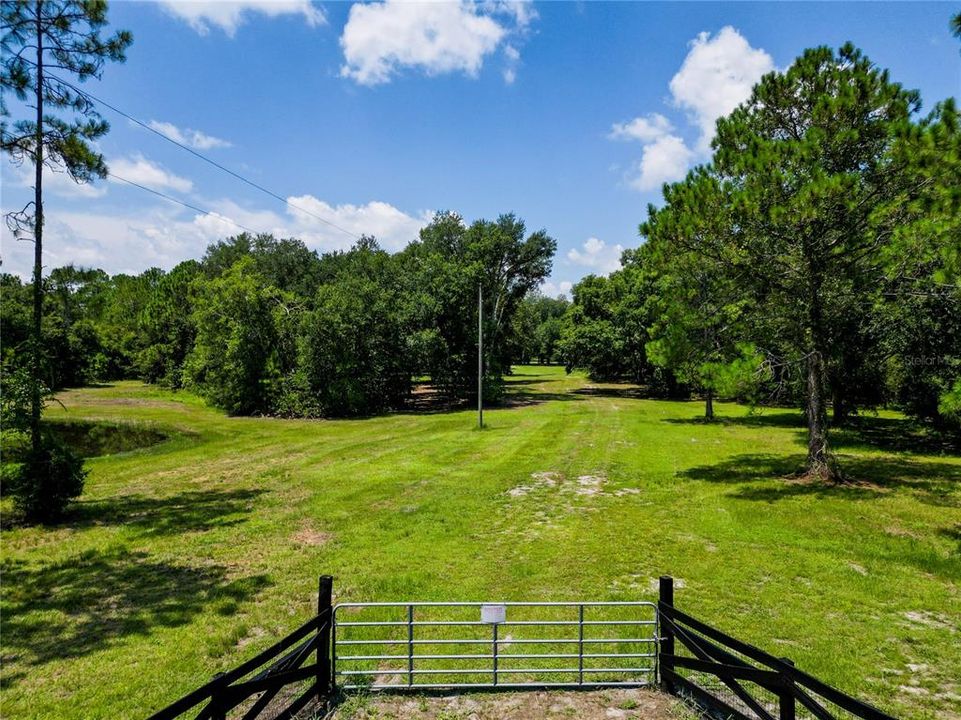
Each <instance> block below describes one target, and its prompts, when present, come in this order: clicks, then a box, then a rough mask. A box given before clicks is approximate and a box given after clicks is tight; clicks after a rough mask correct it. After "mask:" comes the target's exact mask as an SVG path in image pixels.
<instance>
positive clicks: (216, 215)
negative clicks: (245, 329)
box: [0, 190, 432, 277]
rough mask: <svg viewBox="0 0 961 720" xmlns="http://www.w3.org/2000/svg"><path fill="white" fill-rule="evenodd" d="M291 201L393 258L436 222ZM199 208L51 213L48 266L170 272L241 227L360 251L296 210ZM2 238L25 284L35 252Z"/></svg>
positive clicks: (390, 210) (217, 204)
mask: <svg viewBox="0 0 961 720" xmlns="http://www.w3.org/2000/svg"><path fill="white" fill-rule="evenodd" d="M132 192H136V190H133V191H132ZM138 198H139V195H138ZM289 200H290V201H291V202H294V203H295V204H297V205H298V206H300V207H303V208H305V209H307V210H309V211H311V212H313V213H316V214H319V215H321V216H323V217H326V218H328V219H329V220H330V221H331V222H334V223H336V224H337V225H339V226H340V227H343V228H345V229H347V230H349V231H351V232H353V233H356V234H358V235H360V234H362V233H367V234H372V235H374V236H375V237H376V238H377V239H378V241H379V242H380V244H381V246H382V247H384V248H385V249H388V250H399V249H401V248H403V247H404V246H405V245H407V243H409V242H410V241H411V240H415V239H416V238H417V235H418V232H419V231H420V229H421V228H422V227H423V226H424V225H426V224H427V223H428V222H429V221H430V218H431V215H432V213H429V212H422V213H419V214H418V215H416V216H412V215H408V214H406V213H404V212H402V211H401V210H399V209H397V208H396V207H394V206H392V205H390V204H389V203H385V202H378V201H374V202H369V203H366V204H364V205H351V204H344V205H331V204H329V203H326V202H324V201H322V200H319V199H317V198H315V197H313V196H311V195H302V196H299V197H291V198H289ZM198 204H200V205H201V206H202V207H204V208H209V209H210V210H211V211H212V213H211V214H210V215H203V214H198V213H195V212H192V211H189V210H186V209H184V208H182V207H180V206H177V205H174V204H172V203H165V202H162V201H159V202H158V203H153V204H151V203H149V202H147V203H143V202H138V203H137V204H136V209H135V210H133V209H130V210H128V209H127V208H126V207H124V208H123V209H120V210H114V211H110V210H105V211H103V212H87V211H83V212H71V211H64V210H61V209H59V208H56V207H51V208H49V210H48V215H47V225H46V231H45V236H46V240H47V242H46V243H45V248H44V265H45V266H46V267H47V268H48V269H49V268H54V267H58V266H61V265H66V264H68V263H71V262H72V263H75V264H79V265H86V266H93V267H100V268H103V269H104V270H106V271H108V272H110V273H117V272H130V273H138V272H141V271H143V270H144V269H146V268H148V267H154V266H156V267H161V268H165V269H169V268H171V267H173V266H174V265H176V264H177V263H179V262H181V261H183V260H187V259H190V258H199V257H201V256H202V255H203V253H204V250H205V249H206V247H207V245H208V244H210V243H211V242H214V241H216V240H221V239H223V238H225V237H228V236H230V235H236V234H238V233H240V232H243V229H242V228H241V227H239V226H238V225H237V224H235V223H239V225H242V226H244V227H246V228H249V229H250V230H252V231H254V232H270V233H273V234H274V235H276V236H278V237H296V238H299V239H301V240H303V241H304V242H305V243H306V244H307V246H308V247H310V248H313V249H315V250H318V251H319V252H324V251H329V250H342V249H345V248H347V247H349V246H350V245H352V244H353V243H354V238H353V237H351V236H349V235H346V234H344V233H343V232H340V231H339V230H336V229H335V228H332V227H331V226H329V225H326V224H324V223H323V222H321V221H320V220H317V219H316V218H314V217H311V216H310V215H308V214H307V213H304V212H301V211H298V210H294V209H291V208H289V206H288V209H287V210H286V211H283V210H281V211H280V212H276V211H274V210H265V209H262V208H247V207H243V206H240V205H238V204H237V203H235V202H233V201H232V200H226V199H224V200H219V201H204V202H199V201H198ZM0 232H2V236H3V251H4V252H3V269H4V271H5V272H14V273H18V274H20V275H21V276H23V277H26V275H27V274H28V273H29V272H30V267H31V263H32V254H33V245H32V244H29V243H22V242H15V241H14V240H13V238H12V236H11V234H10V232H9V231H8V230H7V229H6V228H5V227H4V228H2V231H0Z"/></svg>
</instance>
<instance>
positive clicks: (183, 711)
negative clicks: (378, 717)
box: [149, 575, 333, 720]
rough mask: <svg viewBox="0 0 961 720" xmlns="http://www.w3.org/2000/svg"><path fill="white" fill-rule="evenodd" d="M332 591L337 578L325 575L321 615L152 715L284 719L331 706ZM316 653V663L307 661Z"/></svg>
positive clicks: (154, 719)
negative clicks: (312, 708) (328, 703)
mask: <svg viewBox="0 0 961 720" xmlns="http://www.w3.org/2000/svg"><path fill="white" fill-rule="evenodd" d="M332 590H333V578H331V577H330V576H329V575H325V576H323V577H321V578H320V589H319V592H318V597H317V615H316V616H314V617H313V618H311V619H310V620H308V621H307V622H306V623H304V624H303V625H301V626H300V627H299V628H297V629H296V630H294V631H293V632H292V633H290V634H289V635H288V636H287V637H285V638H283V639H282V640H280V641H279V642H277V643H275V644H273V645H271V646H270V647H269V648H267V649H266V650H263V651H262V652H260V653H258V654H257V655H255V656H254V657H252V658H251V659H250V660H248V661H247V662H245V663H243V664H242V665H240V666H238V667H236V668H234V669H233V670H231V671H229V672H226V673H221V674H219V675H217V676H216V677H214V679H213V680H211V681H210V682H208V683H207V684H206V685H203V686H202V687H199V688H197V689H196V690H194V691H193V692H192V693H189V694H188V695H185V696H184V697H182V698H180V699H179V700H177V701H176V702H174V703H171V704H170V705H168V706H167V707H165V708H164V709H163V710H160V711H159V712H156V713H154V714H153V715H151V716H150V718H149V720H175V718H181V717H193V718H195V719H196V720H226V718H227V717H228V716H230V717H238V718H243V720H253V719H254V718H276V719H278V720H279V719H280V718H293V717H296V716H297V714H298V713H300V712H301V711H303V710H304V709H305V708H307V707H308V706H309V705H311V704H312V703H313V704H314V705H315V706H317V707H320V708H325V707H326V704H327V702H328V700H329V698H330V694H331V684H330V683H331V674H330V632H331V624H332V621H333V613H332V608H331V595H332ZM312 657H313V658H314V662H313V663H311V664H305V663H307V661H308V660H309V659H310V658H312ZM292 689H293V690H294V691H293V692H291V690H292ZM195 713H196V714H195Z"/></svg>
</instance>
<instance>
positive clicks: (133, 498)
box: [63, 489, 266, 536]
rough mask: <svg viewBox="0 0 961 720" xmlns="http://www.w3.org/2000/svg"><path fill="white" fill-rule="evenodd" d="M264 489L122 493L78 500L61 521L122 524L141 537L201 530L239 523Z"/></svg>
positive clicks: (74, 524)
mask: <svg viewBox="0 0 961 720" xmlns="http://www.w3.org/2000/svg"><path fill="white" fill-rule="evenodd" d="M265 492H266V491H264V490H260V489H235V490H190V491H187V492H182V493H178V494H176V495H169V496H166V497H149V496H145V495H121V496H115V497H111V498H106V499H102V500H81V501H79V502H77V503H76V504H75V505H73V506H72V508H71V510H70V513H69V514H68V516H67V517H66V518H65V520H64V523H63V524H64V525H68V526H70V527H74V528H84V527H94V526H103V525H124V526H126V527H129V528H133V529H135V530H136V531H137V532H138V533H139V534H141V535H143V536H159V535H179V534H180V533H185V532H203V531H206V530H212V529H214V528H225V527H231V526H233V525H237V524H239V523H242V522H243V521H244V517H245V516H246V515H247V514H249V513H250V512H252V511H253V510H254V506H255V502H256V500H257V498H259V497H260V496H261V495H263V494H264V493H265Z"/></svg>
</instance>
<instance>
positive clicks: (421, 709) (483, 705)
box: [333, 689, 693, 720]
mask: <svg viewBox="0 0 961 720" xmlns="http://www.w3.org/2000/svg"><path fill="white" fill-rule="evenodd" d="M686 713H687V711H686V710H685V709H684V707H683V706H682V705H681V704H680V703H679V702H678V701H677V700H675V699H674V698H671V697H669V696H667V695H664V694H662V693H658V692H654V691H651V690H635V689H612V690H599V691H590V692H585V691H567V692H562V691H555V692H547V691H538V692H496V693H494V692H492V693H474V694H470V695H450V696H417V695H414V696H411V695H376V696H369V697H355V698H349V699H348V700H347V702H345V703H344V704H343V705H341V706H340V707H339V708H338V709H337V710H336V711H335V712H334V714H333V718H335V719H336V720H373V718H379V719H382V718H394V719H395V720H412V719H413V718H417V719H418V720H420V719H422V718H423V719H425V720H427V719H430V720H535V719H536V720H539V719H540V718H565V719H568V718H580V719H582V720H680V718H686V717H693V716H692V715H690V714H686Z"/></svg>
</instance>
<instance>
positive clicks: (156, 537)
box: [0, 367, 961, 719]
mask: <svg viewBox="0 0 961 720" xmlns="http://www.w3.org/2000/svg"><path fill="white" fill-rule="evenodd" d="M510 384H511V398H512V400H513V404H512V405H511V406H510V407H505V408H502V409H494V410H490V411H488V412H487V413H486V415H485V417H486V419H487V422H488V428H487V429H485V430H484V431H478V430H476V429H475V428H474V424H475V416H474V414H473V413H472V412H469V411H457V412H433V413H429V412H423V413H412V414H394V415H389V416H384V417H377V418H372V419H365V420H345V421H288V420H275V419H261V418H228V417H225V416H224V415H223V414H221V413H219V412H217V411H216V410H213V409H210V408H208V407H206V406H205V405H204V404H203V402H202V401H200V400H198V399H197V398H195V397H193V396H191V395H189V394H187V393H169V392H166V391H161V390H158V389H156V388H152V387H148V386H144V385H140V384H138V383H117V384H115V385H111V386H107V387H98V388H88V389H82V390H72V391H69V392H65V393H63V394H62V395H60V397H59V399H60V401H61V402H62V403H63V406H62V407H60V406H58V405H56V404H53V405H52V406H51V407H50V409H49V411H48V414H49V416H50V417H51V418H67V419H71V420H81V419H88V420H89V419H99V420H110V421H123V422H131V423H139V424H149V425H150V426H154V427H160V428H164V429H167V430H169V431H174V432H175V435H174V437H173V438H172V439H170V440H167V441H165V442H162V443H160V444H158V445H154V446H152V447H149V448H144V449H140V450H134V451H129V452H125V453H120V454H115V455H111V456H106V457H100V458H95V459H92V460H90V462H89V467H90V471H91V472H90V477H89V480H88V483H87V488H86V491H85V494H84V496H83V498H82V500H81V502H80V503H79V504H78V506H77V509H76V511H75V512H74V514H73V516H72V518H71V519H70V520H69V521H68V522H66V523H64V524H63V525H61V526H58V527H55V528H15V527H14V528H10V527H6V528H5V529H4V530H3V534H2V541H3V544H2V556H3V557H2V561H3V576H2V603H3V604H2V622H3V626H2V654H3V657H2V660H3V675H2V683H3V692H2V707H0V715H2V716H3V717H4V718H51V717H57V718H96V717H115V718H136V717H143V716H146V715H147V714H149V712H151V711H153V710H156V709H158V708H160V707H161V706H162V705H164V704H166V703H168V702H170V701H172V700H174V699H175V698H177V697H178V696H180V695H181V694H183V693H185V692H187V691H189V690H191V689H192V688H193V687H195V686H196V685H198V684H200V683H201V682H204V681H206V680H207V679H209V678H210V677H211V676H212V675H213V674H214V673H216V672H218V671H221V670H225V669H228V668H229V667H231V666H233V665H235V664H237V663H238V662H240V661H241V660H242V659H244V658H246V657H249V656H250V655H252V654H253V653H254V652H256V651H257V650H258V649H259V648H262V647H264V646H266V645H268V644H270V643H271V641H272V639H275V638H277V637H279V636H280V635H282V634H284V633H286V632H287V631H289V630H290V629H292V628H294V627H295V626H296V625H298V624H299V623H301V622H303V621H304V620H306V619H307V618H308V617H309V616H310V614H311V613H312V612H313V609H314V603H315V592H316V582H317V576H318V575H320V574H322V573H330V574H332V575H334V577H335V593H336V596H337V598H338V599H340V600H347V599H349V600H353V601H370V600H379V601H387V600H404V599H420V600H487V599H491V600H497V599H502V600H573V599H592V600H629V599H653V597H654V588H655V583H656V581H655V579H656V578H657V577H658V576H659V575H661V574H664V573H669V574H672V575H674V576H675V577H676V578H678V580H679V584H680V587H679V589H678V590H677V603H678V605H679V606H681V607H683V608H685V609H687V610H688V611H690V612H692V613H693V614H695V615H697V616H700V617H702V618H704V619H706V620H708V621H710V622H712V623H714V624H716V625H717V626H719V627H720V628H722V629H725V630H727V631H729V632H731V633H732V634H734V635H736V636H738V637H741V638H743V639H746V640H750V641H752V642H754V643H756V644H758V645H760V646H761V647H763V648H765V649H767V650H769V651H771V652H773V653H775V654H777V655H781V656H787V657H789V658H791V659H792V660H794V661H795V662H796V663H797V664H798V665H799V666H800V667H802V668H803V669H806V670H809V671H811V672H813V673H815V674H817V675H819V676H820V677H822V678H823V679H825V680H828V681H829V682H831V683H833V684H835V685H837V686H838V687H840V688H842V689H844V690H847V691H849V692H853V693H855V694H857V695H859V696H862V697H864V698H865V699H868V700H870V701H873V702H875V703H877V704H879V705H880V706H881V707H882V708H884V709H886V710H888V711H890V712H892V713H894V714H896V715H899V716H903V717H905V718H919V719H920V718H957V717H959V716H961V710H959V708H961V671H959V668H961V458H959V457H958V455H957V454H956V453H951V452H949V451H948V450H946V449H945V448H940V447H939V446H938V445H937V444H936V443H934V442H929V441H926V440H925V439H924V438H923V437H921V436H919V435H917V434H916V433H915V432H914V431H913V430H912V428H911V426H910V424H909V423H908V422H907V421H905V420H903V419H901V418H899V417H898V416H896V415H894V414H886V413H882V415H881V416H880V417H868V418H865V419H864V420H863V421H862V422H861V423H860V425H859V428H858V429H857V430H849V431H844V432H839V433H837V434H836V438H835V439H836V443H835V444H836V447H837V449H838V451H839V452H840V454H841V459H842V462H843V465H844V467H845V468H846V470H847V471H848V473H849V474H850V476H851V477H852V478H853V481H854V482H852V483H851V484H850V485H848V486H845V487H826V486H817V485H810V484H805V483H800V482H797V481H793V480H791V479H789V477H788V476H789V475H790V473H791V472H792V471H793V470H795V469H796V468H797V467H798V465H799V464H800V463H801V461H802V460H803V456H804V433H803V428H802V423H801V416H800V414H799V413H798V412H794V411H790V410H777V409H764V410H762V411H760V412H758V413H755V414H753V415H751V414H749V412H748V409H747V408H744V407H739V406H736V405H725V404H722V405H720V407H719V408H718V412H719V415H720V416H721V419H720V420H719V421H718V422H715V423H713V424H705V423H704V422H702V421H701V420H700V415H701V413H702V410H703V408H702V405H701V404H700V403H696V402H691V403H679V402H662V401H652V400H645V399H639V398H638V397H636V395H635V393H633V392H632V388H630V387H629V386H617V385H596V384H591V383H590V382H589V381H588V380H586V379H585V378H584V377H583V376H582V375H577V374H574V375H570V376H568V375H565V373H564V371H563V369H560V368H537V367H522V368H518V369H517V371H516V373H515V375H514V376H513V377H512V378H511V379H510ZM5 503H6V501H5ZM4 508H9V505H7V504H5V505H4Z"/></svg>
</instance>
